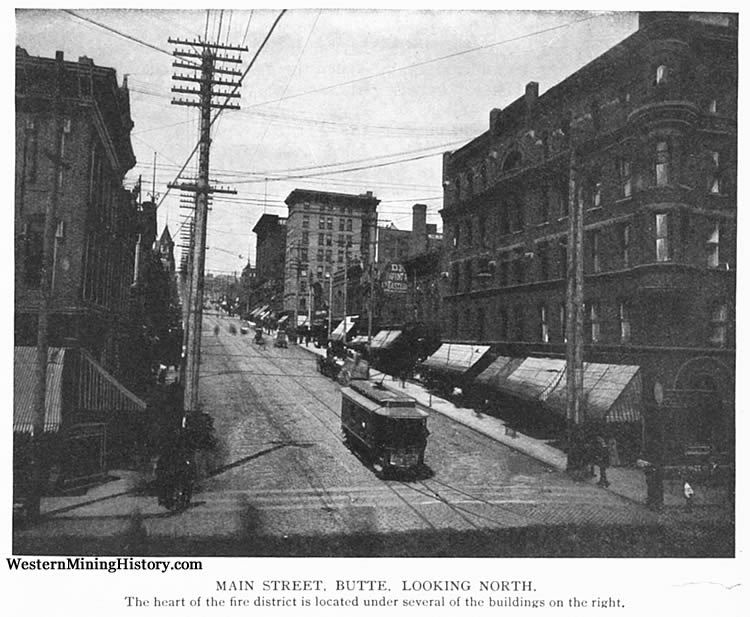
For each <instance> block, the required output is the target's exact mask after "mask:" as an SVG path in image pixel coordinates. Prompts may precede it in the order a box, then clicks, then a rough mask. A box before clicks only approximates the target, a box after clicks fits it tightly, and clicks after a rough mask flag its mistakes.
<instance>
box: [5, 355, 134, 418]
mask: <svg viewBox="0 0 750 617" xmlns="http://www.w3.org/2000/svg"><path fill="white" fill-rule="evenodd" d="M71 353H72V354H74V357H72V358H71V360H75V359H76V357H75V354H77V360H78V361H77V362H73V367H77V368H76V371H75V372H71V373H70V376H69V378H67V379H70V381H71V385H73V386H75V387H73V388H68V389H66V392H68V394H66V400H67V403H66V405H67V406H66V409H68V410H69V411H71V412H73V413H76V412H100V413H104V414H108V413H111V412H114V411H143V410H145V409H146V403H145V402H144V401H143V400H142V399H140V398H139V397H138V396H136V395H135V394H133V393H132V392H131V391H130V390H128V389H127V388H126V387H125V386H123V385H122V384H121V383H120V382H119V381H117V379H115V377H114V376H112V375H111V374H110V373H108V372H107V371H106V370H105V369H104V367H102V366H101V365H100V364H99V363H98V362H97V361H96V360H95V359H94V358H93V357H92V356H91V354H89V353H88V352H86V351H85V350H83V349H79V350H70V349H65V348H62V347H51V348H50V349H49V350H48V353H47V358H48V363H47V393H46V400H45V418H44V431H45V432H55V431H58V430H59V429H60V427H61V425H62V421H63V417H62V415H63V367H64V365H65V363H66V362H68V358H69V357H70V356H71ZM13 373H14V374H13V431H14V432H20V433H32V432H33V430H34V389H35V387H36V382H35V379H36V347H25V346H18V347H15V348H14V351H13Z"/></svg>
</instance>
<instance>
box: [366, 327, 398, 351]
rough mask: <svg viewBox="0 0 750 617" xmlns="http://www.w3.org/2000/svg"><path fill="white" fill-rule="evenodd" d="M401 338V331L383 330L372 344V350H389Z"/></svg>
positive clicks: (374, 338)
mask: <svg viewBox="0 0 750 617" xmlns="http://www.w3.org/2000/svg"><path fill="white" fill-rule="evenodd" d="M399 336H401V330H381V331H380V332H378V333H377V334H376V335H375V336H374V337H373V339H372V341H371V342H370V349H388V347H390V346H391V345H392V344H393V343H395V342H396V339H397V338H398V337H399Z"/></svg>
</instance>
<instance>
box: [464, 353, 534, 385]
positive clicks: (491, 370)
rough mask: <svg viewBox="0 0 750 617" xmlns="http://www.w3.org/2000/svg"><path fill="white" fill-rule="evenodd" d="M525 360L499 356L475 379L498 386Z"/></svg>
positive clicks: (483, 383)
mask: <svg viewBox="0 0 750 617" xmlns="http://www.w3.org/2000/svg"><path fill="white" fill-rule="evenodd" d="M521 362H523V358H509V357H508V356H498V357H497V358H495V360H494V361H493V362H492V364H490V365H489V366H488V367H487V368H486V369H484V370H483V371H482V372H481V373H479V375H477V376H476V379H475V381H476V382H477V383H480V384H482V385H485V386H490V387H492V386H497V385H499V384H502V383H504V382H505V380H506V378H507V377H508V375H510V374H511V373H512V372H513V371H514V370H515V369H516V368H518V366H520V364H521Z"/></svg>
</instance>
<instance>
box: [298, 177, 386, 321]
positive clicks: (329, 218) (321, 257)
mask: <svg viewBox="0 0 750 617" xmlns="http://www.w3.org/2000/svg"><path fill="white" fill-rule="evenodd" d="M378 203H380V201H379V200H378V199H377V198H376V197H374V196H373V194H372V193H371V192H369V191H368V192H367V193H365V194H363V195H350V194H346V193H332V192H327V191H313V190H307V189H295V190H293V191H292V192H291V193H290V194H289V196H288V197H287V198H286V204H287V205H288V206H289V215H288V217H287V225H286V228H287V234H286V255H285V260H284V310H285V311H287V312H289V313H294V312H296V313H297V315H298V316H302V315H307V314H308V312H313V313H314V312H315V311H318V310H323V309H326V310H327V309H328V308H329V305H330V304H331V299H332V297H333V293H332V290H333V286H332V285H333V277H334V276H335V274H336V272H342V273H343V271H344V268H346V267H347V266H352V265H355V264H357V265H360V266H361V267H363V268H367V267H369V265H370V264H371V263H373V262H374V259H375V229H376V225H377V206H378ZM333 291H335V290H333ZM341 313H342V315H341V316H343V304H342V307H341ZM334 315H335V312H334Z"/></svg>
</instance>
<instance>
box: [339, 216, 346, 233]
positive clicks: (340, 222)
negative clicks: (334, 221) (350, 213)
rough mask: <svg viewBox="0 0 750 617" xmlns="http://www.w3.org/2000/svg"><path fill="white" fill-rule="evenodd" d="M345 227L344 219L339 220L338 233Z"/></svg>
mask: <svg viewBox="0 0 750 617" xmlns="http://www.w3.org/2000/svg"><path fill="white" fill-rule="evenodd" d="M345 226H346V219H342V218H340V219H339V231H344V227H345Z"/></svg>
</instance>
